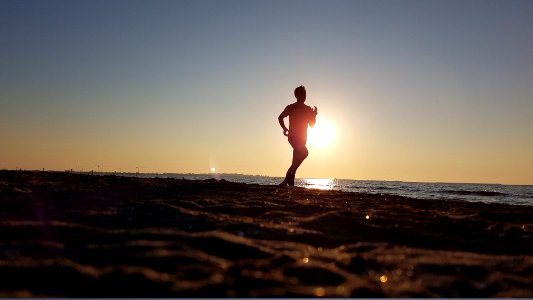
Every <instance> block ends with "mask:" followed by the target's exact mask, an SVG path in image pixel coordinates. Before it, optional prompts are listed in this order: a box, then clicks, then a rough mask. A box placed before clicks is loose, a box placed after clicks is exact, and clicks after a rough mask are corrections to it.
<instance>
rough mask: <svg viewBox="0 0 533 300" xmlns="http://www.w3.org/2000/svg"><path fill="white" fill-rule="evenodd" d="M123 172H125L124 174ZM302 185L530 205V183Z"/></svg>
mask: <svg viewBox="0 0 533 300" xmlns="http://www.w3.org/2000/svg"><path fill="white" fill-rule="evenodd" d="M123 175H126V174H123ZM129 175H130V176H139V177H160V178H162V177H169V178H178V179H181V178H184V179H190V180H205V179H211V178H215V179H225V180H227V181H232V182H239V183H253V184H261V185H277V184H279V183H280V182H281V181H282V180H283V178H281V177H268V176H251V175H237V174H138V175H137V174H129ZM295 185H296V186H299V187H304V188H313V189H323V190H340V191H347V192H360V193H369V194H391V195H400V196H407V197H411V198H417V199H440V200H463V201H472V202H485V203H504V204H517V205H533V185H502V184H475V183H423V182H402V181H373V180H348V179H329V178H301V179H296V181H295Z"/></svg>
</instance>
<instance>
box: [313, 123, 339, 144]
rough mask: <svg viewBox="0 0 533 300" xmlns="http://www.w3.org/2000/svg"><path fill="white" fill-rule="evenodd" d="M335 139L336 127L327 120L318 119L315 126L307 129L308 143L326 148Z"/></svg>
mask: <svg viewBox="0 0 533 300" xmlns="http://www.w3.org/2000/svg"><path fill="white" fill-rule="evenodd" d="M334 139H335V127H334V126H333V125H332V124H331V123H330V122H329V121H327V120H317V122H316V124H315V127H313V128H309V129H308V130H307V144H308V145H309V146H312V147H319V148H324V147H327V146H329V145H331V143H332V142H333V140H334Z"/></svg>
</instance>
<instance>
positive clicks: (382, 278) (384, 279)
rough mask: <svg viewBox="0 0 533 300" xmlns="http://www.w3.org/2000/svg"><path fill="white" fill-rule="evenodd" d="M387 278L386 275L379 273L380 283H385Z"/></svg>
mask: <svg viewBox="0 0 533 300" xmlns="http://www.w3.org/2000/svg"><path fill="white" fill-rule="evenodd" d="M388 280H389V278H387V276H385V275H381V277H379V281H381V283H385V282H387V281H388Z"/></svg>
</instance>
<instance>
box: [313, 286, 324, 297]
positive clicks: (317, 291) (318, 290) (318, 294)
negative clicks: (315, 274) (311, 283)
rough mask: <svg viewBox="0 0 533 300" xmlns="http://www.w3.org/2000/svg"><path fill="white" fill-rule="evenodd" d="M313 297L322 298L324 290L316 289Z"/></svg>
mask: <svg viewBox="0 0 533 300" xmlns="http://www.w3.org/2000/svg"><path fill="white" fill-rule="evenodd" d="M314 294H315V296H318V297H322V296H324V295H325V294H326V290H325V289H324V288H321V287H319V288H316V289H315V291H314Z"/></svg>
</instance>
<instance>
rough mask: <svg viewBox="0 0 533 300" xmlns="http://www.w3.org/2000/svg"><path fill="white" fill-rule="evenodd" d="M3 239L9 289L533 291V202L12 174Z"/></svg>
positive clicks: (120, 293)
mask: <svg viewBox="0 0 533 300" xmlns="http://www.w3.org/2000/svg"><path fill="white" fill-rule="evenodd" d="M367 216H368V219H367ZM0 245H1V247H0V249H1V250H0V278H2V280H0V296H3V297H32V296H38V297H40V296H54V297H228V296H230V297H231V296H236V297H256V296H264V297H268V296H285V297H288V296H299V297H313V296H325V297H336V296H351V297H492V296H496V297H509V296H511V297H533V208H532V207H524V206H511V205H501V204H482V203H465V202H456V201H431V200H416V199H410V198H404V197H399V196H389V195H368V194H356V193H343V192H337V191H320V190H307V189H303V188H279V187H277V186H260V185H246V184H238V183H230V182H225V181H220V182H216V181H214V180H211V181H187V180H176V179H141V178H126V177H115V176H90V175H78V174H68V173H47V172H15V171H0Z"/></svg>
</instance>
